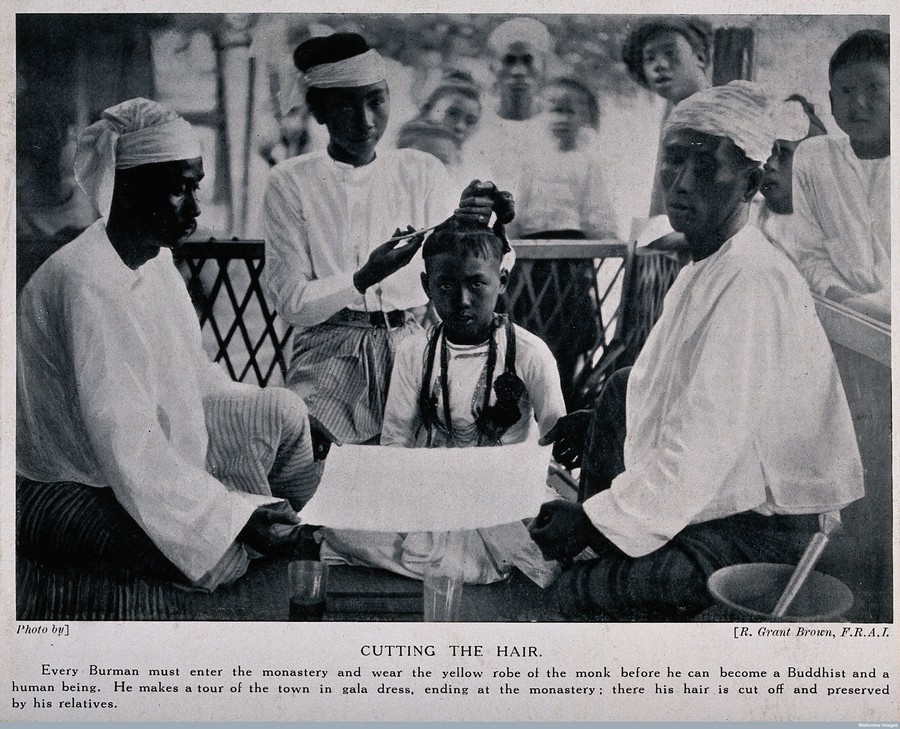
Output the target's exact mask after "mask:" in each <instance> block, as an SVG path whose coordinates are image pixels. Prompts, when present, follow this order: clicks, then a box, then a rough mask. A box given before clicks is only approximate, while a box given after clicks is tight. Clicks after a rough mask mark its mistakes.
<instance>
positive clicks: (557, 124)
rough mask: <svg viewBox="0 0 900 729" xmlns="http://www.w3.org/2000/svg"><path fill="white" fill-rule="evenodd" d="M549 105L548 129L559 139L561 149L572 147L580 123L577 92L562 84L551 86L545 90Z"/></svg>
mask: <svg viewBox="0 0 900 729" xmlns="http://www.w3.org/2000/svg"><path fill="white" fill-rule="evenodd" d="M547 100H548V102H549V107H550V131H551V132H552V133H553V136H554V137H556V138H557V139H558V140H559V143H560V148H561V149H564V150H565V149H572V148H574V146H575V140H576V138H577V136H578V128H579V127H580V126H581V124H582V120H581V115H580V113H579V112H580V109H579V99H578V94H577V93H576V92H574V91H571V90H569V89H567V88H565V87H563V86H553V87H551V88H550V89H549V90H548V92H547Z"/></svg>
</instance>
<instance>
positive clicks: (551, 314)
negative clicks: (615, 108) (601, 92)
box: [511, 76, 616, 404]
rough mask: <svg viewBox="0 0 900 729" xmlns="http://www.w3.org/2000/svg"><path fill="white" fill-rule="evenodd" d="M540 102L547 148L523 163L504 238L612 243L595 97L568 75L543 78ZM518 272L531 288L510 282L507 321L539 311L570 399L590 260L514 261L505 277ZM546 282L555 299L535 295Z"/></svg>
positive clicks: (586, 327) (585, 345)
mask: <svg viewBox="0 0 900 729" xmlns="http://www.w3.org/2000/svg"><path fill="white" fill-rule="evenodd" d="M545 97H546V100H547V107H548V112H549V113H548V117H547V118H548V127H549V129H548V131H549V132H550V133H551V134H552V137H553V139H554V141H555V146H554V147H553V148H552V149H549V150H547V151H546V152H545V153H544V154H542V155H541V156H540V158H535V157H532V158H528V159H526V160H525V161H524V164H523V174H522V175H521V178H520V180H519V186H518V188H517V193H516V201H517V204H518V207H519V210H520V213H519V215H518V216H517V218H516V220H515V221H514V222H513V225H512V226H511V233H512V234H513V236H514V237H516V238H538V239H541V238H557V239H579V238H615V237H616V221H615V215H614V213H613V204H612V196H611V194H610V192H609V187H608V186H607V184H606V181H605V179H604V174H603V162H602V160H601V158H600V157H599V156H598V155H597V153H596V151H595V149H593V147H594V146H595V145H594V142H595V140H596V134H595V129H596V126H597V125H598V121H599V107H598V104H597V98H596V96H595V95H594V93H593V92H592V91H591V89H590V88H588V87H587V86H585V84H584V83H582V82H581V81H580V80H578V79H576V78H573V77H570V76H562V77H559V78H556V79H554V80H553V81H551V82H550V83H549V84H548V86H547V87H546V89H545ZM524 275H530V277H531V283H532V286H533V289H532V288H529V287H518V286H515V285H513V288H514V289H515V290H518V291H520V293H519V295H518V296H517V297H516V300H515V301H514V302H513V304H512V306H513V308H512V317H513V319H515V320H516V321H531V320H533V319H534V318H535V310H536V309H537V310H539V311H540V321H542V322H543V328H542V330H541V331H542V333H543V335H544V336H545V337H546V338H547V344H548V346H549V347H550V351H551V352H552V353H553V356H554V357H555V358H556V361H557V362H558V363H559V370H560V374H561V376H562V383H563V392H564V393H565V395H566V398H567V400H569V401H571V399H572V397H573V396H574V392H573V391H572V383H573V381H574V379H575V376H576V374H577V371H578V368H579V366H580V361H581V358H582V357H583V355H584V353H585V352H587V351H589V350H590V348H591V347H592V346H593V345H594V344H595V342H596V340H597V337H598V334H599V332H598V319H597V302H596V296H595V295H594V289H595V281H594V278H595V276H596V273H595V271H594V265H593V261H591V260H587V259H572V260H565V259H561V260H557V261H553V262H549V261H532V262H530V265H527V266H526V265H521V264H520V268H518V269H517V271H516V272H515V273H514V274H513V276H524ZM554 277H555V278H556V280H558V281H559V285H560V287H561V288H562V289H563V291H564V294H563V297H562V300H560V299H559V298H558V297H556V296H548V295H546V294H545V295H543V296H542V295H541V292H542V291H544V289H545V288H546V287H547V286H548V285H551V284H552V282H553V281H554ZM532 290H533V291H534V292H535V295H534V296H531V295H530V292H531V291H532ZM570 404H571V402H570Z"/></svg>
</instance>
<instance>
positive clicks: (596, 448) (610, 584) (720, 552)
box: [556, 368, 818, 620]
mask: <svg viewBox="0 0 900 729" xmlns="http://www.w3.org/2000/svg"><path fill="white" fill-rule="evenodd" d="M629 373H630V368H627V369H623V370H619V371H617V372H615V373H614V374H613V375H612V376H611V377H610V379H609V380H608V381H607V383H606V385H605V386H604V388H603V390H602V391H601V393H600V397H599V398H598V401H597V405H596V408H595V410H594V413H593V415H592V418H591V424H590V427H589V430H588V434H587V437H586V440H585V452H584V456H583V459H582V472H581V489H580V494H581V496H582V498H583V499H584V498H589V497H590V496H593V495H594V494H596V493H599V492H600V491H603V490H605V489H607V488H609V487H610V484H611V483H612V480H613V479H614V478H615V477H616V476H617V475H619V474H620V473H622V471H624V470H625V463H624V457H623V448H624V444H625V394H626V389H627V384H628V375H629ZM660 508H665V506H664V505H660ZM817 528H818V519H817V517H816V515H814V514H809V515H802V516H780V515H776V516H763V515H762V514H757V513H756V512H751V511H748V512H743V513H741V514H735V515H733V516H728V517H725V518H723V519H715V520H713V521H708V522H704V523H702V524H691V525H689V526H687V527H685V528H684V529H683V530H682V531H681V532H680V533H679V534H677V535H676V536H675V537H674V538H673V539H672V540H670V541H669V542H668V543H667V544H665V545H664V546H662V547H660V548H659V549H657V550H656V551H654V552H652V553H650V554H648V555H645V556H643V557H630V556H628V555H627V554H625V553H624V552H622V551H621V550H620V549H619V548H618V547H616V545H615V544H613V543H612V542H610V541H609V540H601V546H602V548H599V547H598V549H599V551H600V554H599V556H598V557H597V558H596V559H591V560H584V561H576V562H575V563H574V564H573V566H572V567H570V568H568V569H566V570H565V571H564V572H563V573H562V575H561V576H560V578H559V579H558V580H557V583H556V585H557V597H558V600H559V606H560V609H561V610H562V611H563V612H564V613H565V614H567V615H569V616H572V617H575V618H583V619H584V618H586V619H606V620H679V619H690V618H692V617H693V616H695V615H696V614H698V613H700V612H702V611H703V610H705V609H706V608H707V607H709V606H710V605H712V602H713V600H712V598H711V597H710V595H709V592H708V591H707V589H706V580H707V579H708V578H709V576H710V575H711V574H712V573H713V572H715V571H716V570H717V569H720V568H722V567H727V566H728V565H732V564H742V563H746V562H780V563H788V564H794V563H796V562H797V561H798V560H799V559H800V556H801V555H802V553H803V550H804V549H805V548H806V545H807V543H808V542H809V539H810V537H811V536H812V534H813V533H814V532H815V531H816V529H817Z"/></svg>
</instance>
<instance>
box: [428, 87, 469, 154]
mask: <svg viewBox="0 0 900 729" xmlns="http://www.w3.org/2000/svg"><path fill="white" fill-rule="evenodd" d="M422 117H423V118H424V119H427V120H428V121H431V122H435V123H437V124H441V125H442V126H445V127H447V128H448V129H450V130H451V131H452V132H453V133H454V134H455V135H456V136H457V138H458V139H459V141H460V144H462V143H463V142H465V141H466V140H467V139H468V138H469V137H470V136H472V132H474V131H475V127H476V126H477V125H478V121H479V120H480V119H481V92H480V90H479V89H478V86H477V85H476V84H475V83H474V82H466V81H463V80H448V81H445V82H443V83H441V84H440V85H439V86H438V87H437V88H436V89H435V90H434V91H432V92H431V95H430V96H429V97H428V100H427V101H426V102H425V103H424V104H423V105H422Z"/></svg>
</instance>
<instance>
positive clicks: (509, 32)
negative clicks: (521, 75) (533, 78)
mask: <svg viewBox="0 0 900 729" xmlns="http://www.w3.org/2000/svg"><path fill="white" fill-rule="evenodd" d="M513 43H524V44H525V45H527V46H528V47H529V48H531V49H532V50H533V51H534V52H535V53H537V54H539V55H541V56H546V55H547V54H548V53H550V49H551V47H552V46H553V39H552V38H551V36H550V31H549V30H547V26H546V25H544V24H543V23H542V22H541V21H540V20H536V19H535V18H513V19H512V20H507V21H506V22H504V23H500V25H498V26H497V27H496V28H494V30H493V31H491V34H490V35H489V36H488V40H487V44H488V48H490V50H491V53H493V54H494V55H495V56H502V55H504V54H505V53H506V51H507V50H508V49H509V47H510V46H511V45H512V44H513Z"/></svg>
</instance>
